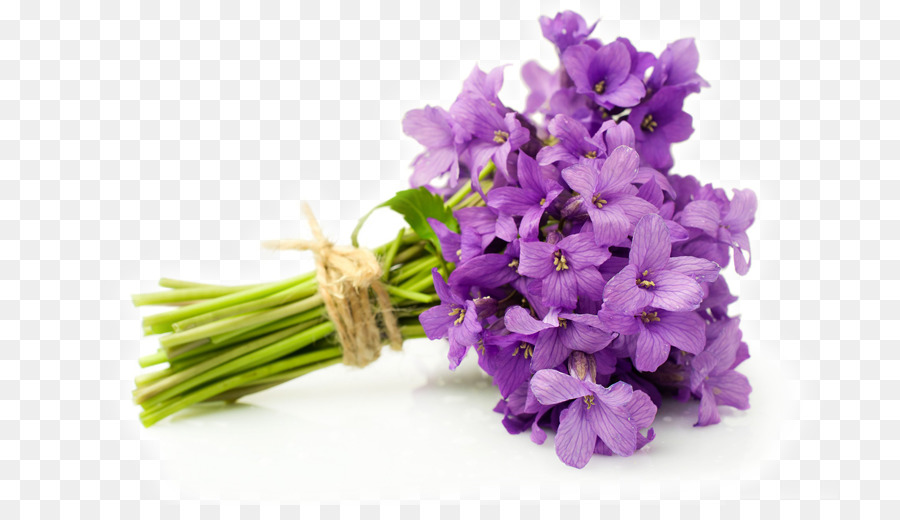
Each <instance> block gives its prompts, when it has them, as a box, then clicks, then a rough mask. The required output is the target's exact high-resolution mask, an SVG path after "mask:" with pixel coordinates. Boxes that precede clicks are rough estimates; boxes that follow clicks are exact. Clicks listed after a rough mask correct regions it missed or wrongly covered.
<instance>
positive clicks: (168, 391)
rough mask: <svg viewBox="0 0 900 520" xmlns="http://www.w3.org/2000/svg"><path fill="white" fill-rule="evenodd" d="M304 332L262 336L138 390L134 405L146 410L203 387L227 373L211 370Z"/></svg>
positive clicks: (299, 327)
mask: <svg viewBox="0 0 900 520" xmlns="http://www.w3.org/2000/svg"><path fill="white" fill-rule="evenodd" d="M305 328H306V327H304V326H303V325H302V324H300V325H294V326H293V327H289V328H287V329H284V330H281V331H278V332H274V333H272V334H269V335H268V336H263V337H262V338H259V339H257V340H254V341H251V342H249V343H246V344H244V345H241V346H240V347H238V348H234V349H231V350H228V351H226V352H222V353H221V354H218V355H216V356H213V357H212V358H210V359H208V360H206V361H204V362H202V363H198V364H196V365H194V366H192V367H190V368H188V369H186V370H182V371H180V372H178V373H177V374H173V375H171V376H169V377H166V378H164V379H162V380H160V381H157V382H155V383H153V384H151V385H149V386H146V387H144V388H140V389H138V391H136V392H135V394H134V403H135V404H140V405H144V406H145V407H150V406H153V405H155V404H156V403H159V402H162V401H165V400H167V399H170V398H172V397H174V396H176V395H178V394H180V393H182V392H184V391H185V390H189V389H191V388H193V387H195V386H197V385H200V384H203V383H205V382H206V381H209V380H211V379H215V378H216V377H220V376H222V375H226V374H227V372H224V373H223V372H222V371H221V370H219V371H213V369H214V368H216V367H220V366H221V365H224V364H225V363H228V362H229V361H231V360H233V359H236V358H239V357H241V356H243V355H244V354H249V353H250V352H253V351H254V350H257V349H261V348H263V347H266V346H269V345H272V344H273V343H277V342H279V341H281V340H283V339H285V338H288V337H290V336H294V335H298V336H299V334H298V333H300V332H302V331H303V330H304V329H305Z"/></svg>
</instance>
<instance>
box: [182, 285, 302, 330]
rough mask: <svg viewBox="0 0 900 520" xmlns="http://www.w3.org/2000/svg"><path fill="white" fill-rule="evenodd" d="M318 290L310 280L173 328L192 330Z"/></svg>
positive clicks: (296, 298)
mask: <svg viewBox="0 0 900 520" xmlns="http://www.w3.org/2000/svg"><path fill="white" fill-rule="evenodd" d="M317 291H318V284H317V283H316V281H315V280H310V281H308V282H303V283H301V284H298V285H295V286H294V287H291V288H289V289H285V290H283V291H281V292H277V293H275V294H273V295H271V296H266V297H265V298H260V299H258V300H253V301H249V302H247V303H241V304H238V305H233V306H231V307H226V308H224V309H218V310H215V311H212V312H207V313H206V314H201V315H199V316H194V317H193V318H188V319H186V320H182V321H177V322H175V323H173V324H172V329H173V330H175V332H182V331H185V330H190V329H193V328H196V327H199V326H200V325H206V324H207V323H212V322H214V321H218V320H221V319H224V318H229V317H231V316H237V315H238V314H246V313H249V312H253V311H258V310H262V309H268V308H271V307H277V306H278V305H284V304H285V303H290V302H294V301H297V300H299V299H302V298H308V297H310V296H312V295H313V294H315V293H316V292H317Z"/></svg>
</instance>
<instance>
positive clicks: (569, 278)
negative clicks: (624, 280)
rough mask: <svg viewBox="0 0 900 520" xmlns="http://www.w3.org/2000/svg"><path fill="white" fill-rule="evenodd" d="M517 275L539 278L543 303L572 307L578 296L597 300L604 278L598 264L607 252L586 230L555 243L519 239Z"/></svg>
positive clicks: (603, 259) (602, 260)
mask: <svg viewBox="0 0 900 520" xmlns="http://www.w3.org/2000/svg"><path fill="white" fill-rule="evenodd" d="M521 247H522V253H521V256H520V258H519V274H522V275H525V276H529V277H531V278H537V279H540V280H542V282H541V283H542V285H541V293H542V297H543V300H542V301H543V303H544V305H549V306H553V307H561V308H564V309H574V308H575V303H576V302H577V298H578V297H579V296H581V297H583V298H593V299H599V298H600V297H601V295H602V294H603V287H604V285H605V281H604V280H603V277H602V276H600V272H599V271H598V270H597V266H598V265H600V264H602V263H603V262H604V261H605V260H606V259H607V258H609V257H610V252H609V251H608V250H607V249H605V248H600V247H598V246H596V245H595V244H594V239H593V237H592V236H590V235H588V234H586V233H579V234H575V235H569V236H567V237H565V238H563V239H562V240H560V241H559V242H557V243H555V244H551V243H548V242H522V245H521Z"/></svg>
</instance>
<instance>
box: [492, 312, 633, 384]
mask: <svg viewBox="0 0 900 520" xmlns="http://www.w3.org/2000/svg"><path fill="white" fill-rule="evenodd" d="M504 322H505V323H506V328H507V329H508V330H510V331H512V332H515V333H518V334H522V335H525V336H528V337H530V338H533V339H532V341H531V343H534V356H533V359H532V361H531V367H532V368H533V369H534V370H540V369H544V368H555V367H556V366H558V365H559V364H560V363H562V362H563V361H565V360H566V358H567V357H569V353H571V352H572V351H575V350H578V351H582V352H587V353H590V354H593V353H595V352H598V351H600V350H602V349H603V348H604V347H606V346H607V345H609V343H610V342H611V341H612V340H613V339H615V337H616V335H615V334H613V333H610V332H607V331H605V330H602V328H601V327H602V326H601V324H600V320H599V319H598V318H597V316H594V315H592V314H573V313H568V312H564V313H561V314H559V315H558V316H555V315H549V316H547V318H545V321H538V320H536V319H534V318H533V317H532V316H531V314H530V313H529V312H528V311H527V310H525V309H523V308H522V307H518V306H514V307H510V308H509V309H507V310H506V316H505V319H504Z"/></svg>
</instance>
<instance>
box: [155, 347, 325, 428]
mask: <svg viewBox="0 0 900 520" xmlns="http://www.w3.org/2000/svg"><path fill="white" fill-rule="evenodd" d="M340 353H341V348H340V347H332V348H327V349H323V350H317V351H313V352H308V353H305V354H301V355H298V356H292V357H290V358H287V359H284V360H281V361H277V362H275V363H271V364H269V365H266V366H262V367H257V368H254V369H252V370H249V371H247V372H244V373H241V374H237V375H235V376H232V377H229V378H227V379H224V380H222V381H218V382H216V383H213V384H211V385H209V386H205V387H203V388H200V389H199V390H197V391H195V392H191V393H189V394H186V395H183V396H181V397H179V398H177V399H174V400H173V401H172V402H170V403H169V404H166V405H165V406H162V407H160V408H159V409H155V410H153V411H149V410H145V413H142V414H141V422H142V423H143V424H144V426H151V425H153V424H155V423H157V422H159V421H160V420H162V419H164V418H166V417H168V416H169V415H172V414H173V413H175V412H178V411H180V410H182V409H184V408H187V407H188V406H190V405H192V404H194V403H199V402H200V401H203V400H206V399H209V398H210V397H213V396H215V395H218V394H221V393H223V392H225V391H228V390H231V389H232V388H237V387H239V386H242V385H245V384H247V383H250V382H251V381H255V380H258V379H262V378H264V377H268V376H271V375H273V374H277V373H278V372H283V371H285V370H289V369H292V368H297V367H300V366H304V365H311V364H314V363H316V362H319V361H323V360H326V359H330V358H334V357H336V356H338V355H340Z"/></svg>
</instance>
